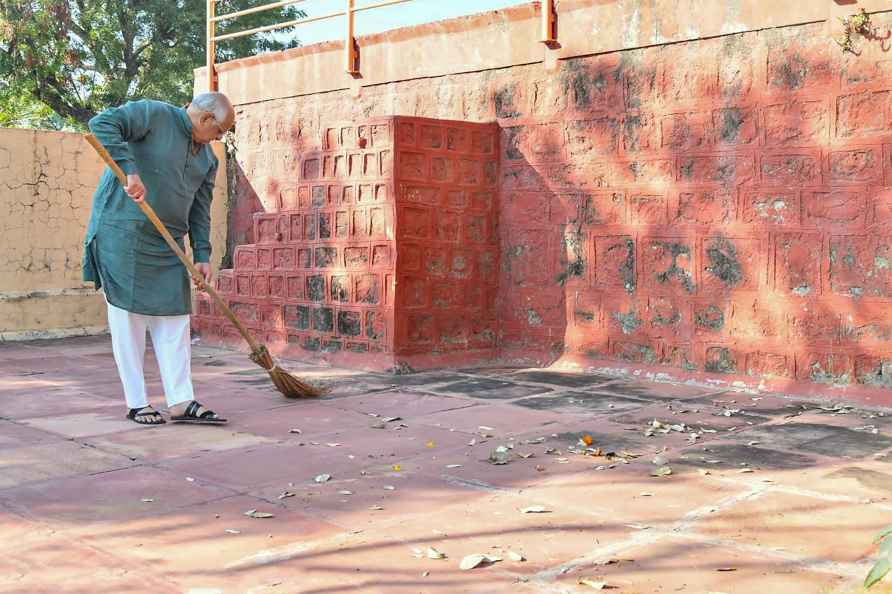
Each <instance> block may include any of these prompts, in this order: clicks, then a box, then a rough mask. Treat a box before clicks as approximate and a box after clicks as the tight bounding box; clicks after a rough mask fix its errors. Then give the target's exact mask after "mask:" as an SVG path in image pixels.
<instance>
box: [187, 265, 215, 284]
mask: <svg viewBox="0 0 892 594" xmlns="http://www.w3.org/2000/svg"><path fill="white" fill-rule="evenodd" d="M195 269H196V270H197V271H198V272H200V273H201V275H202V277H203V278H202V279H197V278H196V279H192V280H193V281H194V282H195V288H197V289H198V290H199V291H204V290H205V286H206V285H209V284H210V283H211V265H210V264H208V263H207V262H196V263H195Z"/></svg>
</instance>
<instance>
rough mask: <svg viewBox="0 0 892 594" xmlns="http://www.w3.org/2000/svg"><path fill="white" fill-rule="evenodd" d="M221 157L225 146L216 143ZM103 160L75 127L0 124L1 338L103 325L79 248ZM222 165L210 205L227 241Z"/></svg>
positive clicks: (217, 233) (221, 244)
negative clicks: (84, 279) (70, 129)
mask: <svg viewBox="0 0 892 594" xmlns="http://www.w3.org/2000/svg"><path fill="white" fill-rule="evenodd" d="M215 149H216V151H217V154H218V156H219V157H221V161H222V157H223V154H222V146H217V147H215ZM101 173H102V164H101V162H100V161H99V159H98V157H96V155H95V153H93V150H92V149H91V148H90V146H89V145H88V144H87V143H86V142H85V141H84V140H83V138H82V137H81V135H80V134H72V133H65V132H48V131H40V130H16V129H0V212H2V213H4V216H3V217H0V341H4V340H16V339H28V338H41V337H57V336H67V335H76V334H88V333H97V332H103V331H105V316H104V307H103V301H102V297H101V295H100V294H98V293H97V292H96V291H94V290H93V289H92V283H86V284H85V283H83V282H81V254H82V244H83V239H84V233H85V230H86V225H87V220H88V219H89V216H90V205H91V202H92V196H93V190H94V188H95V187H96V183H97V181H98V180H99V176H100V174H101ZM225 209H226V172H225V167H221V168H220V172H219V175H218V179H217V190H216V192H215V201H214V207H213V212H212V217H213V229H212V243H213V244H214V251H215V258H214V261H215V263H216V264H219V261H220V258H221V257H222V254H223V250H224V249H225V233H226V214H225V213H226V210H225Z"/></svg>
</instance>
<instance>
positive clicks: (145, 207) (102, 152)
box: [84, 134, 259, 352]
mask: <svg viewBox="0 0 892 594" xmlns="http://www.w3.org/2000/svg"><path fill="white" fill-rule="evenodd" d="M84 138H86V140H87V142H89V143H90V146H92V147H93V148H94V149H95V150H96V153H97V154H99V156H100V157H101V158H102V160H103V161H105V164H106V165H108V167H109V169H111V170H112V173H114V174H115V176H116V177H117V178H118V181H119V182H121V186H123V187H125V188H126V187H127V176H126V175H125V174H124V172H123V171H122V170H121V168H120V167H119V166H118V164H117V163H115V160H114V159H112V156H111V155H110V154H108V151H107V150H106V149H105V147H104V146H102V143H101V142H99V140H98V139H97V138H96V137H95V136H93V135H92V134H85V135H84ZM136 205H137V206H139V208H140V210H142V211H143V213H145V215H146V216H147V217H148V218H149V220H150V221H152V224H153V225H155V229H157V230H158V233H160V234H161V237H163V238H164V241H166V242H167V245H169V246H170V249H172V250H173V251H174V253H175V254H176V255H177V257H178V258H179V259H180V261H181V262H182V263H183V265H185V266H186V269H187V270H188V271H189V273H190V274H191V275H192V278H194V279H197V280H199V281H200V284H201V285H203V286H204V289H205V291H207V293H208V294H209V295H210V296H211V297H212V298H213V299H214V301H215V302H216V303H217V306H218V307H219V308H220V309H221V310H222V311H223V313H224V314H225V315H226V317H227V318H229V321H230V322H232V323H233V324H234V325H235V327H236V328H237V329H238V331H239V333H241V335H242V338H244V339H245V340H246V341H247V342H248V346H249V347H251V351H252V352H253V351H256V350H258V348H259V347H258V345H257V341H255V340H254V337H253V336H251V334H250V333H249V332H248V330H247V329H246V328H245V327H244V326H243V325H242V323H241V322H240V321H239V320H238V318H237V317H235V314H234V313H232V310H231V309H229V306H228V305H226V302H225V301H223V299H221V298H220V295H218V294H217V291H215V290H214V288H213V287H212V286H210V284H208V283H206V282H205V280H204V275H202V274H201V273H200V272H199V271H198V269H196V268H195V265H194V264H192V262H190V261H189V258H188V257H186V254H185V253H183V250H181V249H180V246H179V245H177V242H176V241H175V240H174V238H173V237H172V236H171V234H170V231H168V230H167V227H165V226H164V223H162V222H161V219H159V218H158V215H156V214H155V211H154V210H153V209H152V207H151V206H149V203H148V202H147V201H146V200H145V199H143V200H142V201H141V202H137V203H136Z"/></svg>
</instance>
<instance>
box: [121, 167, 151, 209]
mask: <svg viewBox="0 0 892 594" xmlns="http://www.w3.org/2000/svg"><path fill="white" fill-rule="evenodd" d="M124 191H125V192H127V195H128V196H130V197H131V198H133V201H134V202H142V201H143V200H144V199H145V197H146V187H145V186H144V185H142V180H141V179H140V178H139V175H137V174H135V173H132V174H130V175H128V176H127V187H125V188H124Z"/></svg>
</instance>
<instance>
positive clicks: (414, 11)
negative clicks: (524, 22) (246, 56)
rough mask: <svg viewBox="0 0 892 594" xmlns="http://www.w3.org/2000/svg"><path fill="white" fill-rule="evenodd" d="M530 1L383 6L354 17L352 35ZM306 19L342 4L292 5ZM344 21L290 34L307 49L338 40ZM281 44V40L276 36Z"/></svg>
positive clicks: (312, 1)
mask: <svg viewBox="0 0 892 594" xmlns="http://www.w3.org/2000/svg"><path fill="white" fill-rule="evenodd" d="M379 1H380V0H356V6H357V7H360V6H365V5H368V4H374V3H377V2H379ZM529 1H530V0H412V1H411V2H406V3H403V4H397V5H395V6H385V7H382V8H376V9H373V10H367V11H363V12H359V13H357V14H356V16H355V24H354V27H355V35H356V36H360V35H368V34H371V33H380V32H381V31H387V30H389V29H398V28H400V27H409V26H412V25H417V24H420V23H430V22H434V21H441V20H444V19H450V18H454V17H457V16H463V15H468V14H476V13H480V12H487V11H490V10H497V9H499V8H505V7H508V6H517V5H518V4H527V3H528V2H529ZM294 7H295V8H298V9H300V10H303V11H305V12H306V13H307V15H308V16H310V17H314V16H321V15H323V14H327V13H330V12H337V11H340V10H342V9H343V7H344V2H343V0H305V1H304V2H300V3H297V4H294ZM344 32H345V25H344V17H336V18H332V19H326V20H324V21H318V22H314V23H308V24H306V25H300V26H298V27H297V28H296V29H295V31H294V33H293V34H289V36H290V35H296V36H297V37H298V39H300V42H301V45H310V44H313V43H318V42H320V41H329V40H332V39H341V38H343V36H344ZM276 37H277V38H278V39H280V40H284V39H283V36H279V35H277V36H276Z"/></svg>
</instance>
